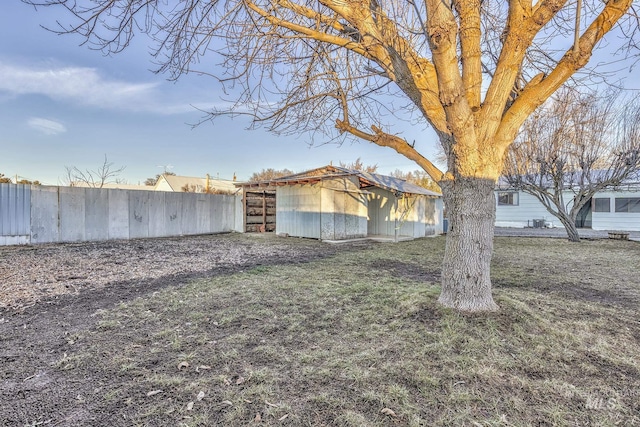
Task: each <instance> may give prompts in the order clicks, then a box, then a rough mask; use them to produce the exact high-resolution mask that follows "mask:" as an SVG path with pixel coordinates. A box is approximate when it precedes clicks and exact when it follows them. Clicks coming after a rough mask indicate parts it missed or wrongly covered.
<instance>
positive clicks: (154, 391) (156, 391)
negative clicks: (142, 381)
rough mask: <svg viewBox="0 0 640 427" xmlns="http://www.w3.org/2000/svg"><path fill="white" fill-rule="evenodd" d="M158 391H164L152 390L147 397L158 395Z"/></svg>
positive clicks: (159, 391)
mask: <svg viewBox="0 0 640 427" xmlns="http://www.w3.org/2000/svg"><path fill="white" fill-rule="evenodd" d="M158 393H162V390H153V391H150V392H149V393H147V397H150V396H155V395H156V394H158Z"/></svg>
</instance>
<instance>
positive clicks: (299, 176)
mask: <svg viewBox="0 0 640 427" xmlns="http://www.w3.org/2000/svg"><path fill="white" fill-rule="evenodd" d="M345 176H356V177H357V178H358V179H359V181H360V188H367V187H378V188H383V189H385V190H389V191H393V192H398V193H402V194H419V195H424V196H430V197H441V194H440V193H436V192H435V191H431V190H427V189H426V188H424V187H420V186H419V185H415V184H412V183H410V182H407V181H405V180H404V179H400V178H395V177H392V176H388V175H380V174H377V173H370V172H363V171H360V170H356V169H347V168H342V167H338V166H333V165H328V166H324V167H321V168H317V169H311V170H308V171H305V172H300V173H296V174H293V175H287V176H283V177H281V178H276V179H271V180H267V181H254V182H245V183H241V184H236V185H237V186H239V187H274V186H276V187H277V186H282V185H295V184H312V183H315V182H320V181H322V180H326V179H330V178H337V177H345Z"/></svg>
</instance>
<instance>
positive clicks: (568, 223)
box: [556, 213, 580, 242]
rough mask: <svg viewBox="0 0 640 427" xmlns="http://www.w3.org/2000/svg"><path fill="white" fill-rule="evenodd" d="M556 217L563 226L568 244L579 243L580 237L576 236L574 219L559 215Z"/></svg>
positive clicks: (576, 230) (576, 229) (576, 228)
mask: <svg viewBox="0 0 640 427" xmlns="http://www.w3.org/2000/svg"><path fill="white" fill-rule="evenodd" d="M556 217H557V218H558V219H559V220H560V222H561V223H562V225H564V229H565V230H566V231H567V236H568V237H569V241H570V242H579V241H580V235H579V234H578V227H576V219H575V218H571V216H570V215H566V216H564V215H562V213H559V214H558V215H556Z"/></svg>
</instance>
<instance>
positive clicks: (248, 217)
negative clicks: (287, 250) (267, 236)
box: [244, 190, 276, 233]
mask: <svg viewBox="0 0 640 427" xmlns="http://www.w3.org/2000/svg"><path fill="white" fill-rule="evenodd" d="M244 213H245V215H244V231H246V232H247V233H256V232H260V233H264V232H266V231H276V192H275V191H272V190H248V191H245V193H244Z"/></svg>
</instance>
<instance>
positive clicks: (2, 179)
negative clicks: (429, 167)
mask: <svg viewBox="0 0 640 427" xmlns="http://www.w3.org/2000/svg"><path fill="white" fill-rule="evenodd" d="M12 182H13V181H11V178H9V177H8V176H4V174H3V173H0V184H11V183H12Z"/></svg>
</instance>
